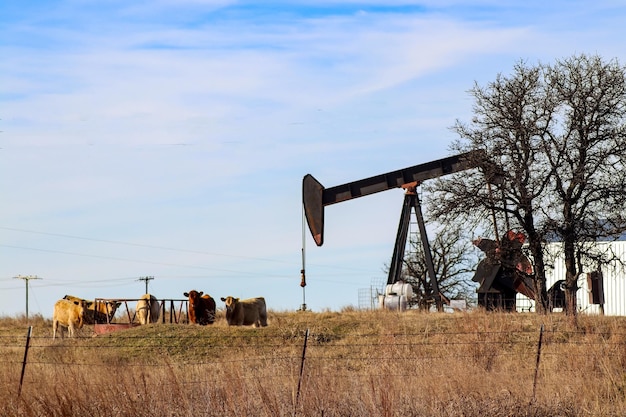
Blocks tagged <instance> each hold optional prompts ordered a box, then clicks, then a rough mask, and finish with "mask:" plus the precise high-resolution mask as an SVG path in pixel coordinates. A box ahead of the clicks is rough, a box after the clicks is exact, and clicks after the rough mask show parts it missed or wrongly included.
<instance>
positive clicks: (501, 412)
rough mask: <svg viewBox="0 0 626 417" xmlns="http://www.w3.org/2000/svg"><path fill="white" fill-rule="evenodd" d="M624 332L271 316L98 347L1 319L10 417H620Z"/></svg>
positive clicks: (560, 320) (154, 331)
mask: <svg viewBox="0 0 626 417" xmlns="http://www.w3.org/2000/svg"><path fill="white" fill-rule="evenodd" d="M542 324H543V325H544V329H545V331H544V334H543V344H542V349H541V358H540V364H539V372H538V375H537V376H538V379H537V385H536V392H535V397H534V398H533V383H534V375H535V365H536V359H537V348H538V340H539V332H540V328H541V325H542ZM625 324H626V318H621V317H620V318H616V317H590V316H580V317H578V319H577V320H575V321H573V320H571V319H568V318H566V317H564V316H562V315H559V314H554V315H549V316H537V315H531V314H507V313H484V312H481V311H475V312H471V313H464V314H461V313H458V314H444V313H420V312H417V311H409V312H405V313H395V312H389V311H367V312H359V311H350V310H346V311H343V312H323V313H311V312H270V317H269V327H267V328H261V329H255V328H251V327H240V328H235V327H228V326H227V325H226V324H225V322H224V320H223V318H220V320H218V321H217V322H216V323H215V324H214V325H213V326H207V327H200V326H190V325H175V324H174V325H171V324H155V325H148V326H144V327H137V328H133V329H129V330H124V331H120V332H117V333H111V334H108V335H101V336H97V337H92V331H91V329H89V328H87V327H85V328H83V329H82V330H81V331H80V337H78V338H75V339H67V338H66V339H63V340H56V341H54V342H53V341H52V338H51V336H52V330H51V327H52V326H51V323H50V321H49V320H45V319H43V318H42V317H34V318H31V320H29V321H27V320H26V319H25V318H23V317H18V318H1V319H0V342H1V347H0V354H1V356H0V363H1V365H0V388H1V390H0V415H3V416H4V415H6V416H85V415H91V416H103V417H104V416H107V417H112V416H131V415H132V416H137V417H140V416H151V417H153V416H234V415H238V416H272V417H273V416H293V415H297V416H450V417H452V416H454V417H456V416H463V417H474V416H476V417H478V416H485V417H500V416H502V417H504V416H529V417H530V416H533V417H544V416H545V417H548V416H550V417H552V416H621V415H624V413H625V411H626V372H624V369H625V366H626V331H624V328H625V327H624V326H625ZM29 325H32V326H33V337H32V338H31V341H30V346H31V347H30V349H29V351H28V361H27V366H26V371H25V375H24V384H23V386H22V391H21V395H20V396H19V397H18V390H19V381H20V373H21V369H22V360H23V357H24V347H25V343H26V333H27V328H28V326H29ZM307 329H309V338H308V340H307V349H306V357H305V361H304V366H303V369H304V373H303V379H302V381H301V386H300V388H301V389H300V392H299V393H298V391H297V387H298V382H299V373H300V368H301V365H302V356H303V344H304V335H305V332H306V330H307Z"/></svg>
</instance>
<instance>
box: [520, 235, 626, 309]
mask: <svg viewBox="0 0 626 417" xmlns="http://www.w3.org/2000/svg"><path fill="white" fill-rule="evenodd" d="M595 244H596V245H598V246H610V247H611V248H612V250H613V253H614V254H615V255H616V256H618V257H619V258H620V259H621V260H622V261H623V262H624V263H625V264H626V241H624V240H620V241H615V242H596V243H595ZM548 250H549V251H553V252H552V253H554V254H555V255H556V260H555V263H554V269H551V270H548V271H546V287H547V288H550V287H552V285H553V284H554V283H555V282H556V281H558V280H562V279H565V261H564V259H563V251H562V243H551V244H550V245H549V247H548ZM597 269H598V268H597V265H595V264H594V265H587V266H586V267H585V268H583V271H582V273H581V274H580V275H579V277H578V287H579V288H578V292H577V294H576V298H577V306H578V311H579V312H580V313H582V314H601V311H602V309H601V306H600V305H599V304H592V303H591V301H592V300H591V297H590V295H591V290H590V288H589V285H588V282H587V274H588V273H590V272H594V271H597ZM600 270H601V272H602V277H603V281H602V283H603V290H604V291H603V294H604V306H603V308H604V314H605V315H607V316H626V268H624V267H623V266H622V265H620V263H619V262H617V261H615V262H611V263H609V264H605V265H602V266H601V268H600ZM516 307H517V311H520V312H527V311H534V310H535V308H534V301H533V300H530V299H528V298H527V297H526V296H523V295H521V294H518V295H517V302H516ZM555 311H556V310H555Z"/></svg>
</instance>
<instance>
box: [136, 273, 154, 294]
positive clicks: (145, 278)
mask: <svg viewBox="0 0 626 417" xmlns="http://www.w3.org/2000/svg"><path fill="white" fill-rule="evenodd" d="M153 279H154V277H152V276H151V277H140V278H139V279H138V280H137V281H145V283H146V292H145V294H148V281H152V280H153Z"/></svg>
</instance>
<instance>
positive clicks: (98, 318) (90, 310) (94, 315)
mask: <svg viewBox="0 0 626 417" xmlns="http://www.w3.org/2000/svg"><path fill="white" fill-rule="evenodd" d="M63 299H64V300H70V301H84V302H85V323H86V324H94V323H96V322H98V323H107V322H109V321H111V319H113V316H114V315H115V312H116V311H117V309H118V307H119V306H120V305H122V303H120V302H119V301H99V302H98V303H97V305H96V302H95V301H93V300H84V299H82V298H79V297H76V296H73V295H66V296H65V297H63ZM96 309H97V311H96ZM107 317H108V318H107Z"/></svg>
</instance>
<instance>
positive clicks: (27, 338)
mask: <svg viewBox="0 0 626 417" xmlns="http://www.w3.org/2000/svg"><path fill="white" fill-rule="evenodd" d="M32 333H33V326H28V333H27V334H26V347H25V348H24V362H23V363H22V375H21V376H20V387H19V388H18V390H17V396H18V397H20V396H21V395H22V383H23V382H24V371H26V358H27V356H28V347H29V346H30V335H31V334H32Z"/></svg>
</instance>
